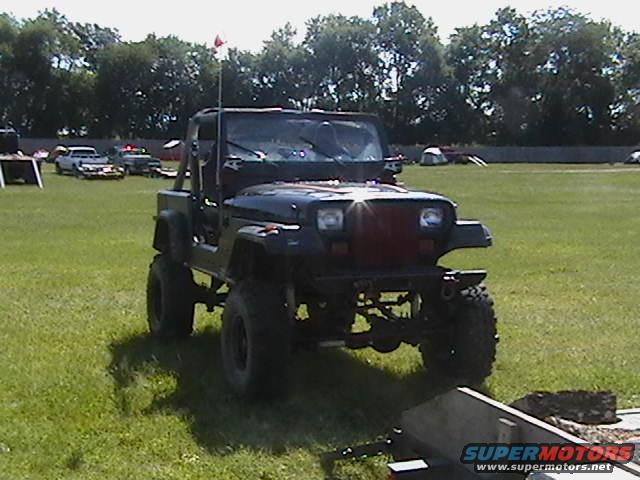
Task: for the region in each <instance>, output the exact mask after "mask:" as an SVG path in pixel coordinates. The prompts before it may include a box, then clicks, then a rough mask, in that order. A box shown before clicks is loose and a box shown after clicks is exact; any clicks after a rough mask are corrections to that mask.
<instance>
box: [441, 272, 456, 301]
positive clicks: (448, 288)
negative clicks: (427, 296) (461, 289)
mask: <svg viewBox="0 0 640 480" xmlns="http://www.w3.org/2000/svg"><path fill="white" fill-rule="evenodd" d="M458 283H459V282H458V279H457V278H456V277H455V276H453V275H445V276H444V277H442V287H441V288H440V297H441V298H442V299H443V300H444V301H446V302H448V301H449V300H453V297H455V296H456V293H458Z"/></svg>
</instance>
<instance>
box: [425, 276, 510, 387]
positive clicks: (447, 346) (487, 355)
mask: <svg viewBox="0 0 640 480" xmlns="http://www.w3.org/2000/svg"><path fill="white" fill-rule="evenodd" d="M448 307H449V308H448V309H447V310H448V312H449V313H448V314H446V315H445V316H446V318H440V319H439V320H440V321H441V322H439V323H441V324H442V326H443V330H441V331H440V332H438V333H433V334H431V335H430V336H429V337H428V338H427V339H426V340H425V341H424V342H422V343H421V344H420V351H421V354H422V360H423V362H424V365H425V367H426V368H427V371H428V372H429V373H430V374H432V375H433V376H435V377H437V378H440V379H442V378H447V379H450V380H453V381H455V382H459V383H465V384H469V385H480V384H481V383H482V382H483V381H484V379H485V378H487V377H488V376H489V375H491V370H492V368H493V363H494V361H495V357H496V345H497V343H498V334H497V330H496V323H497V319H496V314H495V312H494V309H493V300H492V299H491V297H490V296H489V293H488V292H487V290H486V287H484V286H483V285H476V286H472V287H468V288H466V289H464V290H462V291H461V292H460V293H459V294H458V295H457V296H456V297H455V298H454V299H453V300H451V301H450V304H449V305H448Z"/></svg>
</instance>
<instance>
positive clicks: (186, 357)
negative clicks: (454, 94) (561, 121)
mask: <svg viewBox="0 0 640 480" xmlns="http://www.w3.org/2000/svg"><path fill="white" fill-rule="evenodd" d="M611 170H612V167H610V166H600V167H593V166H591V167H586V166H571V167H560V166H532V165H521V166H510V165H494V166H491V167H489V168H487V169H481V168H476V167H462V166H450V167H438V168H424V167H410V168H408V169H406V171H405V173H404V174H403V177H402V180H403V181H404V182H406V183H407V184H408V185H411V186H413V187H417V188H419V189H425V190H435V191H438V192H441V193H444V194H446V195H449V196H451V197H452V198H453V199H455V200H456V201H457V202H458V203H459V205H460V207H459V214H460V215H461V216H462V217H468V218H479V219H481V220H482V221H483V222H484V223H486V224H487V225H489V226H490V227H491V229H492V231H493V234H494V238H495V246H494V247H493V248H491V249H489V250H470V251H466V252H457V253H454V254H451V255H450V257H448V258H446V259H445V264H447V265H449V266H452V267H459V268H463V267H464V268H466V267H480V268H486V269H488V270H489V277H488V279H487V284H488V286H489V289H490V290H491V292H492V294H493V296H494V298H495V301H496V308H497V312H498V315H499V331H500V336H501V343H500V344H499V354H498V359H497V363H496V366H495V370H494V374H493V376H492V377H491V378H490V379H489V380H488V381H487V383H486V390H487V391H488V392H489V393H490V394H491V395H492V396H494V397H495V398H497V399H499V400H503V401H511V400H514V399H515V398H517V397H519V396H521V395H523V394H525V393H527V392H530V391H533V390H539V389H549V390H558V389H577V388H584V389H611V390H613V391H614V392H616V393H617V394H618V403H619V406H620V407H631V406H638V405H640V348H638V341H639V339H640V335H639V333H638V325H639V324H638V303H639V301H640V273H639V272H640V256H639V255H638V241H639V239H640V237H639V234H640V215H638V209H639V207H640V170H637V169H626V168H623V167H616V168H615V169H613V170H614V171H611ZM44 179H45V185H46V188H45V190H44V191H38V190H37V189H35V188H32V187H21V186H12V187H9V188H8V189H6V190H5V191H0V322H1V323H0V478H2V479H23V478H34V479H54V478H77V479H92V478H95V479H103V478H113V479H122V478H130V479H154V478H157V479H174V478H175V479H184V478H202V479H211V478H216V479H245V478H250V479H253V478H255V479H262V480H266V479H287V478H291V479H298V478H323V476H326V475H328V474H331V475H333V476H334V477H335V478H361V479H374V478H384V471H385V469H384V462H383V461H382V460H374V461H370V462H360V463H356V462H350V463H346V464H344V465H340V466H338V467H336V468H335V469H334V470H333V471H332V472H325V471H323V469H322V468H321V466H320V463H319V461H318V454H319V453H321V452H323V451H326V450H328V449H331V448H334V447H338V446H344V445H348V444H351V443H354V442H363V441H368V440H372V439H375V438H376V436H377V435H380V434H383V433H384V432H385V431H386V430H387V429H388V428H389V427H391V426H392V425H393V421H394V419H395V418H396V416H397V415H398V414H399V413H400V411H402V410H403V409H405V408H407V407H409V406H411V405H414V404H416V403H419V402H421V401H422V400H424V399H426V398H428V397H429V396H431V395H433V394H434V393H435V390H434V387H433V386H430V385H429V384H428V383H427V382H426V381H425V379H424V376H423V375H422V373H421V365H420V362H419V356H418V353H417V352H416V351H415V350H414V349H412V348H408V347H403V348H401V349H399V350H398V351H396V352H394V353H392V354H387V355H381V354H377V353H375V352H372V351H366V350H365V351H359V352H357V353H353V352H342V351H326V352H322V353H319V354H300V355H299V356H297V357H295V359H294V362H295V363H294V364H293V365H292V368H293V385H294V387H293V389H292V392H291V395H290V397H289V399H288V400H287V401H286V402H284V403H281V404H277V405H271V406H260V405H246V404H243V403H242V402H239V401H238V400H237V399H235V398H234V397H232V396H230V395H229V394H228V391H227V389H226V388H225V386H224V383H223V379H222V374H221V371H220V368H221V367H220V360H219V346H218V343H219V338H218V331H219V327H220V324H219V319H218V315H217V314H216V315H211V314H206V313H205V312H204V310H199V311H198V321H197V332H196V333H195V335H194V337H193V338H192V339H190V340H189V341H187V342H184V343H180V344H178V345H163V344H159V343H157V342H155V341H153V340H152V339H150V338H149V337H148V336H147V333H146V332H147V330H146V319H145V293H144V292H145V282H146V274H147V267H148V264H149V262H150V260H151V258H152V256H153V254H154V252H153V250H152V249H151V247H150V244H151V236H152V232H153V221H152V215H153V214H154V209H155V192H156V191H157V190H159V189H161V188H162V187H163V186H165V185H169V183H168V182H165V181H161V180H150V179H145V178H128V179H126V180H125V181H123V182H88V181H79V180H76V179H74V178H71V177H57V176H55V175H53V174H52V173H51V172H50V166H47V171H46V173H45V178H44Z"/></svg>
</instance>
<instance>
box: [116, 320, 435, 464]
mask: <svg viewBox="0 0 640 480" xmlns="http://www.w3.org/2000/svg"><path fill="white" fill-rule="evenodd" d="M219 344H220V338H219V334H218V332H217V331H214V330H213V329H209V330H205V331H202V332H198V333H197V334H195V335H194V336H193V337H191V338H190V339H189V340H187V341H184V342H179V343H162V342H159V341H158V340H156V339H154V338H152V337H150V336H148V335H140V336H133V337H129V338H126V339H122V340H119V341H117V342H114V343H113V344H112V345H111V352H112V362H111V365H110V373H111V375H112V376H113V378H114V382H115V394H116V395H115V396H116V399H117V402H118V406H119V408H120V410H121V412H122V414H123V415H129V414H131V413H132V408H131V401H130V398H129V396H130V394H131V391H132V390H131V389H132V388H135V384H136V382H138V381H139V379H140V377H141V376H142V377H144V376H148V375H154V373H157V372H161V373H165V374H167V373H168V374H170V375H173V376H175V379H176V387H175V389H174V390H172V391H169V392H168V393H166V394H159V395H157V396H155V397H154V398H153V400H152V401H151V403H150V404H149V405H148V406H147V407H145V408H144V409H143V410H142V412H143V413H147V414H153V413H156V412H173V413H174V414H175V413H177V414H178V415H182V416H183V417H184V418H185V420H186V421H187V423H188V424H189V427H190V429H191V431H192V434H193V436H194V438H195V439H196V440H197V442H198V443H199V444H200V445H202V446H203V447H205V448H206V449H208V450H209V451H211V452H215V453H217V454H225V453H228V452H232V451H234V450H235V449H236V448H237V447H248V448H252V449H259V450H262V451H267V452H271V453H273V454H279V453H283V452H284V451H286V450H287V449H289V448H305V449H310V450H312V451H314V453H320V452H321V451H325V450H326V449H327V448H331V447H341V446H345V445H348V444H351V443H360V442H366V441H371V440H374V439H375V438H376V437H377V436H379V435H383V434H385V433H386V432H388V431H389V430H390V428H391V427H393V426H394V424H395V422H396V421H397V420H398V418H399V414H400V413H401V412H402V410H405V409H407V408H409V407H411V406H414V405H416V404H418V403H421V402H424V401H426V400H427V399H429V398H431V397H433V396H434V395H436V394H438V393H441V392H442V391H443V388H442V387H440V388H437V387H436V386H434V385H430V384H429V383H427V378H426V376H425V375H424V374H423V373H422V372H415V373H412V374H409V375H407V376H404V377H398V376H395V375H392V374H390V373H388V372H386V371H384V370H380V369H377V368H374V367H370V366H368V365H366V364H365V363H363V362H362V361H361V360H359V359H357V358H354V357H353V356H351V355H349V354H348V353H346V352H344V351H340V350H331V351H320V352H316V353H298V354H295V355H294V356H293V357H292V363H291V367H292V371H291V379H290V384H291V388H290V391H289V395H288V396H287V397H286V398H285V399H283V400H281V401H279V402H276V403H272V404H264V403H263V404H260V403H247V402H244V401H242V400H240V399H238V398H237V397H235V396H233V395H232V394H230V393H229V390H228V388H227V387H226V385H225V384H224V378H223V373H222V365H221V359H220V348H219Z"/></svg>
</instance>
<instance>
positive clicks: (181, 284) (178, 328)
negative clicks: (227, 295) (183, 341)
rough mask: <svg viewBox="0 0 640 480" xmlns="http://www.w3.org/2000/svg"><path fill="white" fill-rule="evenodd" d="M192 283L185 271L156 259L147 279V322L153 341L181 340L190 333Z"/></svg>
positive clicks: (186, 269)
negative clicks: (159, 339)
mask: <svg viewBox="0 0 640 480" xmlns="http://www.w3.org/2000/svg"><path fill="white" fill-rule="evenodd" d="M195 287H196V285H195V282H194V281H193V274H192V273H191V270H190V269H188V268H187V267H185V266H183V265H181V264H179V263H175V262H172V261H171V260H170V259H169V258H168V257H167V256H166V255H164V254H160V255H156V257H155V258H154V259H153V262H152V263H151V267H150V268H149V276H148V278H147V320H148V323H149V330H150V331H151V333H152V334H153V335H155V336H157V337H162V338H184V337H188V336H189V335H190V334H191V332H192V330H193V314H194V308H195V298H194V292H195Z"/></svg>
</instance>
